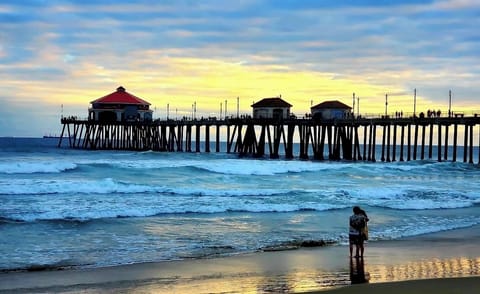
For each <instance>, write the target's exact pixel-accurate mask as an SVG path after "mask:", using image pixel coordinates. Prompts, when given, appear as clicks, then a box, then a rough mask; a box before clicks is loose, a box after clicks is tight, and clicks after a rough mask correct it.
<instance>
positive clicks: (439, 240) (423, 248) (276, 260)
mask: <svg viewBox="0 0 480 294" xmlns="http://www.w3.org/2000/svg"><path fill="white" fill-rule="evenodd" d="M479 248H480V226H475V227H471V228H465V229H460V230H452V231H447V232H440V233H435V234H427V235H422V236H418V237H415V238H405V239H401V240H396V241H382V242H370V243H369V244H367V246H366V255H365V257H364V259H363V262H362V261H361V260H357V259H350V258H349V256H348V248H347V246H327V247H321V248H302V249H297V250H288V251H277V252H258V253H251V254H245V255H239V256H233V257H219V258H212V259H203V260H198V259H197V260H183V261H172V262H159V263H143V264H132V265H122V266H115V267H105V268H92V269H66V270H59V271H37V272H9V273H2V274H0V292H2V293H77V292H82V293H305V292H321V293H330V291H331V293H353V291H355V293H364V292H365V293H367V292H368V293H384V292H386V291H388V292H390V293H405V292H407V291H408V292H409V293H425V291H427V290H425V289H428V292H429V291H435V293H473V292H472V291H473V289H475V288H477V289H478V288H479V287H480V278H479V277H480V250H479ZM451 278H453V279H451ZM430 279H440V280H434V281H431V280H430ZM403 281H407V282H406V283H404V282H403ZM352 282H353V283H359V285H351V284H352ZM364 282H367V283H364ZM392 289H396V290H395V291H396V292H394V291H391V290H392ZM325 291H327V292H325ZM398 291H400V292H398Z"/></svg>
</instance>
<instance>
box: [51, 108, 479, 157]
mask: <svg viewBox="0 0 480 294" xmlns="http://www.w3.org/2000/svg"><path fill="white" fill-rule="evenodd" d="M61 123H62V125H63V128H62V134H61V136H60V138H59V142H58V146H59V147H61V146H63V144H64V142H65V141H66V142H67V144H68V147H70V148H78V149H89V150H135V151H145V150H152V151H159V152H226V153H236V154H238V155H239V156H251V157H269V158H280V157H284V158H286V159H293V158H300V159H313V160H350V161H359V160H362V161H371V162H375V161H382V162H392V161H411V160H423V159H433V160H437V161H454V162H455V161H463V162H467V163H478V161H479V160H480V148H479V147H480V117H479V116H477V115H476V114H475V115H472V116H469V117H467V116H465V117H464V116H463V115H462V116H452V117H450V116H449V117H410V118H389V117H379V118H362V117H350V118H344V119H332V120H317V119H314V118H302V119H296V118H289V119H254V118H250V117H245V118H241V117H239V118H227V119H222V120H218V119H214V118H213V119H193V120H154V121H140V122H99V121H94V120H90V119H87V120H79V119H76V118H62V119H61ZM202 143H203V144H202ZM294 144H298V148H294ZM222 148H223V149H222ZM376 148H381V150H377V149H376ZM476 152H478V154H474V153H476ZM380 154H381V155H380ZM378 155H380V158H377V157H378ZM459 157H460V158H459ZM475 159H477V162H474V161H475Z"/></svg>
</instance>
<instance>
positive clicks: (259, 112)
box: [252, 97, 292, 119]
mask: <svg viewBox="0 0 480 294" xmlns="http://www.w3.org/2000/svg"><path fill="white" fill-rule="evenodd" d="M291 107H292V105H291V104H290V103H288V102H286V101H285V100H283V99H282V98H280V97H273V98H263V99H262V100H260V101H258V102H257V103H254V104H252V108H253V118H275V119H278V118H282V119H286V118H289V117H290V108H291Z"/></svg>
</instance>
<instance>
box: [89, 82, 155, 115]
mask: <svg viewBox="0 0 480 294" xmlns="http://www.w3.org/2000/svg"><path fill="white" fill-rule="evenodd" d="M90 104H91V105H92V106H91V108H89V109H88V119H89V120H93V121H98V122H129V121H151V120H152V113H153V111H152V110H150V103H149V102H147V101H145V100H143V99H141V98H139V97H137V96H135V95H132V94H130V93H128V92H127V91H126V90H125V88H124V87H122V86H120V87H118V88H117V90H116V91H115V92H113V93H110V94H108V95H106V96H103V97H101V98H98V99H96V100H93V101H92V102H90Z"/></svg>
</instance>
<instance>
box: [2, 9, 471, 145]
mask: <svg viewBox="0 0 480 294" xmlns="http://www.w3.org/2000/svg"><path fill="white" fill-rule="evenodd" d="M479 28H480V0H438V1H422V0H418V1H416V0H406V1H405V0H402V1H396V0H384V1H367V0H346V1H341V0H336V1H333V0H325V1H317V0H304V1H300V0H298V1H297V0H283V1H282V0H264V1H254V0H236V1H224V0H205V1H191V0H157V1H154V0H149V1H122V0H116V1H98V0H81V1H63V0H52V1H42V0H37V1H24V0H12V1H11V0H2V1H0V85H1V87H0V102H1V103H2V106H1V107H0V137H4V136H15V137H41V136H43V135H46V134H59V133H60V132H61V124H60V117H61V116H62V115H63V116H71V115H73V116H77V117H79V118H86V117H87V115H88V107H89V106H90V104H89V103H90V102H91V101H92V100H95V99H97V98H99V97H102V96H104V95H107V94H109V93H111V92H113V91H115V89H116V88H117V87H119V86H123V87H125V88H126V90H127V91H128V92H129V93H131V94H133V95H136V96H138V97H140V98H142V99H144V100H147V101H148V102H150V103H151V109H153V110H154V111H155V112H154V118H166V116H167V108H168V110H169V117H170V118H172V117H182V116H191V112H192V105H193V104H194V103H195V104H196V107H197V112H196V116H197V117H200V116H205V117H206V116H216V117H219V116H220V109H222V113H223V112H224V111H225V104H227V115H233V114H236V108H237V101H238V107H239V110H240V113H241V114H251V112H252V109H251V105H252V104H253V103H254V102H258V101H259V100H261V99H262V98H266V97H278V96H280V95H281V97H282V99H284V100H285V101H287V102H289V103H290V104H292V105H293V107H292V109H291V112H292V113H294V114H296V115H297V116H303V115H304V114H305V113H308V112H309V111H310V107H311V105H312V104H313V105H315V104H318V103H320V102H323V101H327V100H339V101H341V102H343V103H345V104H347V105H350V106H352V104H353V93H355V97H356V99H355V100H356V106H355V108H356V111H357V109H358V111H359V112H360V114H363V115H375V114H378V115H381V114H384V113H385V111H387V113H388V114H393V113H395V112H396V111H402V112H403V113H404V116H405V115H411V114H412V113H413V111H414V108H415V109H416V112H417V113H418V112H420V111H425V112H426V111H427V110H430V109H435V110H441V111H442V112H443V113H446V112H448V109H449V107H451V109H452V111H458V112H464V113H466V114H468V113H471V114H473V113H477V112H478V113H480V101H479V99H478V98H479V97H480V87H479V85H480V79H479V78H480V29H479ZM414 89H416V93H417V95H416V99H414ZM449 91H451V93H452V95H451V98H450V96H449ZM386 96H387V101H386ZM237 97H238V100H237ZM414 101H415V102H414ZM385 102H388V104H387V105H386V103H385Z"/></svg>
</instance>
